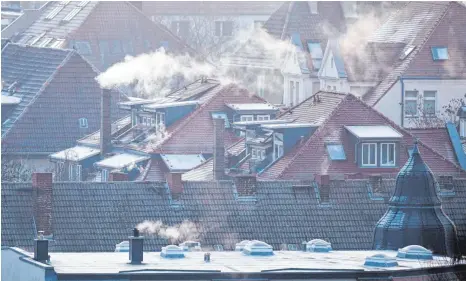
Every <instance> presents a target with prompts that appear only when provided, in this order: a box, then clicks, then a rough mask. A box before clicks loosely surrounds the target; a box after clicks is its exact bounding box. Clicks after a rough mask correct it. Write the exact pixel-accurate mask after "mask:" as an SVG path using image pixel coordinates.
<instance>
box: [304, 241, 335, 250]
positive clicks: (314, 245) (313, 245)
mask: <svg viewBox="0 0 466 281" xmlns="http://www.w3.org/2000/svg"><path fill="white" fill-rule="evenodd" d="M331 250H332V244H331V243H330V242H327V241H325V240H322V239H313V240H311V241H309V242H307V244H306V251H307V252H330V251H331Z"/></svg>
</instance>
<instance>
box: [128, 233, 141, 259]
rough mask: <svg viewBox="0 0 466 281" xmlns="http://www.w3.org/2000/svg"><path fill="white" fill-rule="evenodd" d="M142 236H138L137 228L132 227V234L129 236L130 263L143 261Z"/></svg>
mask: <svg viewBox="0 0 466 281" xmlns="http://www.w3.org/2000/svg"><path fill="white" fill-rule="evenodd" d="M143 251H144V237H142V236H139V230H138V229H137V228H134V229H133V236H130V237H129V260H130V262H131V264H140V263H141V262H142V261H143V255H144V254H143Z"/></svg>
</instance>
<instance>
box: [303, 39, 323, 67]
mask: <svg viewBox="0 0 466 281" xmlns="http://www.w3.org/2000/svg"><path fill="white" fill-rule="evenodd" d="M307 46H308V48H309V53H310V54H311V58H312V65H313V66H314V68H315V69H317V70H319V69H320V67H321V64H322V58H323V52H322V47H321V45H320V43H319V42H313V41H308V42H307Z"/></svg>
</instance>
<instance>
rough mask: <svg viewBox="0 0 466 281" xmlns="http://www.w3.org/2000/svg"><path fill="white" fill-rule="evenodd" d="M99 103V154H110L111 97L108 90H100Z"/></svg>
mask: <svg viewBox="0 0 466 281" xmlns="http://www.w3.org/2000/svg"><path fill="white" fill-rule="evenodd" d="M101 94H102V96H101V102H100V153H101V155H102V156H105V155H106V154H107V153H109V152H110V149H111V145H112V143H111V141H112V114H111V113H112V95H111V92H110V91H109V90H105V89H104V90H101Z"/></svg>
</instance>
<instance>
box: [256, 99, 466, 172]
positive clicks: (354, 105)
mask: <svg viewBox="0 0 466 281" xmlns="http://www.w3.org/2000/svg"><path fill="white" fill-rule="evenodd" d="M349 125H353V126H361V125H364V126H370V125H387V126H391V127H392V128H394V129H395V130H397V131H398V132H400V133H401V134H402V135H403V138H402V140H401V143H400V145H401V149H400V153H399V157H400V159H399V163H405V162H406V161H407V159H408V152H407V149H408V148H409V147H411V146H412V144H413V142H414V140H415V136H413V135H412V134H410V133H409V132H408V131H406V130H404V129H403V128H401V127H399V126H397V125H396V124H395V123H393V122H392V121H391V120H389V119H388V118H386V117H385V116H383V115H382V114H381V113H379V112H377V111H376V110H374V109H373V108H371V107H369V106H368V105H367V104H365V103H364V102H362V101H361V100H359V99H358V98H357V97H355V96H353V95H351V94H348V95H347V96H346V98H345V99H344V100H343V102H341V103H340V104H339V105H338V106H337V107H336V108H335V110H334V111H333V112H332V114H331V115H330V116H329V117H328V119H327V120H326V121H325V122H324V123H323V124H322V125H321V126H320V127H319V128H318V129H317V130H316V131H315V132H314V134H313V135H312V136H311V137H310V138H309V139H308V140H307V141H306V142H305V143H304V144H303V145H297V146H295V147H294V148H293V150H292V151H290V152H289V153H287V154H286V155H284V156H283V157H282V158H281V159H279V160H278V161H277V162H276V163H274V164H273V165H272V166H271V167H270V168H268V169H267V170H266V171H264V172H263V173H262V174H261V175H260V177H262V178H270V179H293V180H308V179H312V178H313V177H314V175H316V174H338V175H343V174H347V175H353V174H357V173H362V174H370V173H371V174H396V173H397V172H398V170H399V168H373V169H367V168H359V167H358V165H357V164H356V163H355V162H354V159H355V155H354V147H353V145H351V143H350V139H349V133H348V132H347V131H346V129H345V128H344V126H349ZM327 142H332V143H341V144H343V147H344V150H345V153H346V158H347V160H345V161H331V160H330V158H329V156H328V154H327V150H326V148H325V144H326V143H327ZM419 143H420V145H419V150H420V152H421V154H422V157H423V159H424V160H425V161H426V163H427V164H428V165H429V167H430V168H431V169H432V171H433V172H434V173H437V174H442V173H445V174H458V173H459V172H460V171H461V168H460V167H459V166H458V165H457V164H456V163H455V162H452V161H451V160H450V159H449V158H448V157H446V156H444V155H442V152H444V151H443V150H442V151H436V150H435V149H434V148H432V147H430V146H428V145H427V143H425V142H423V141H422V139H421V140H420V141H419Z"/></svg>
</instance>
